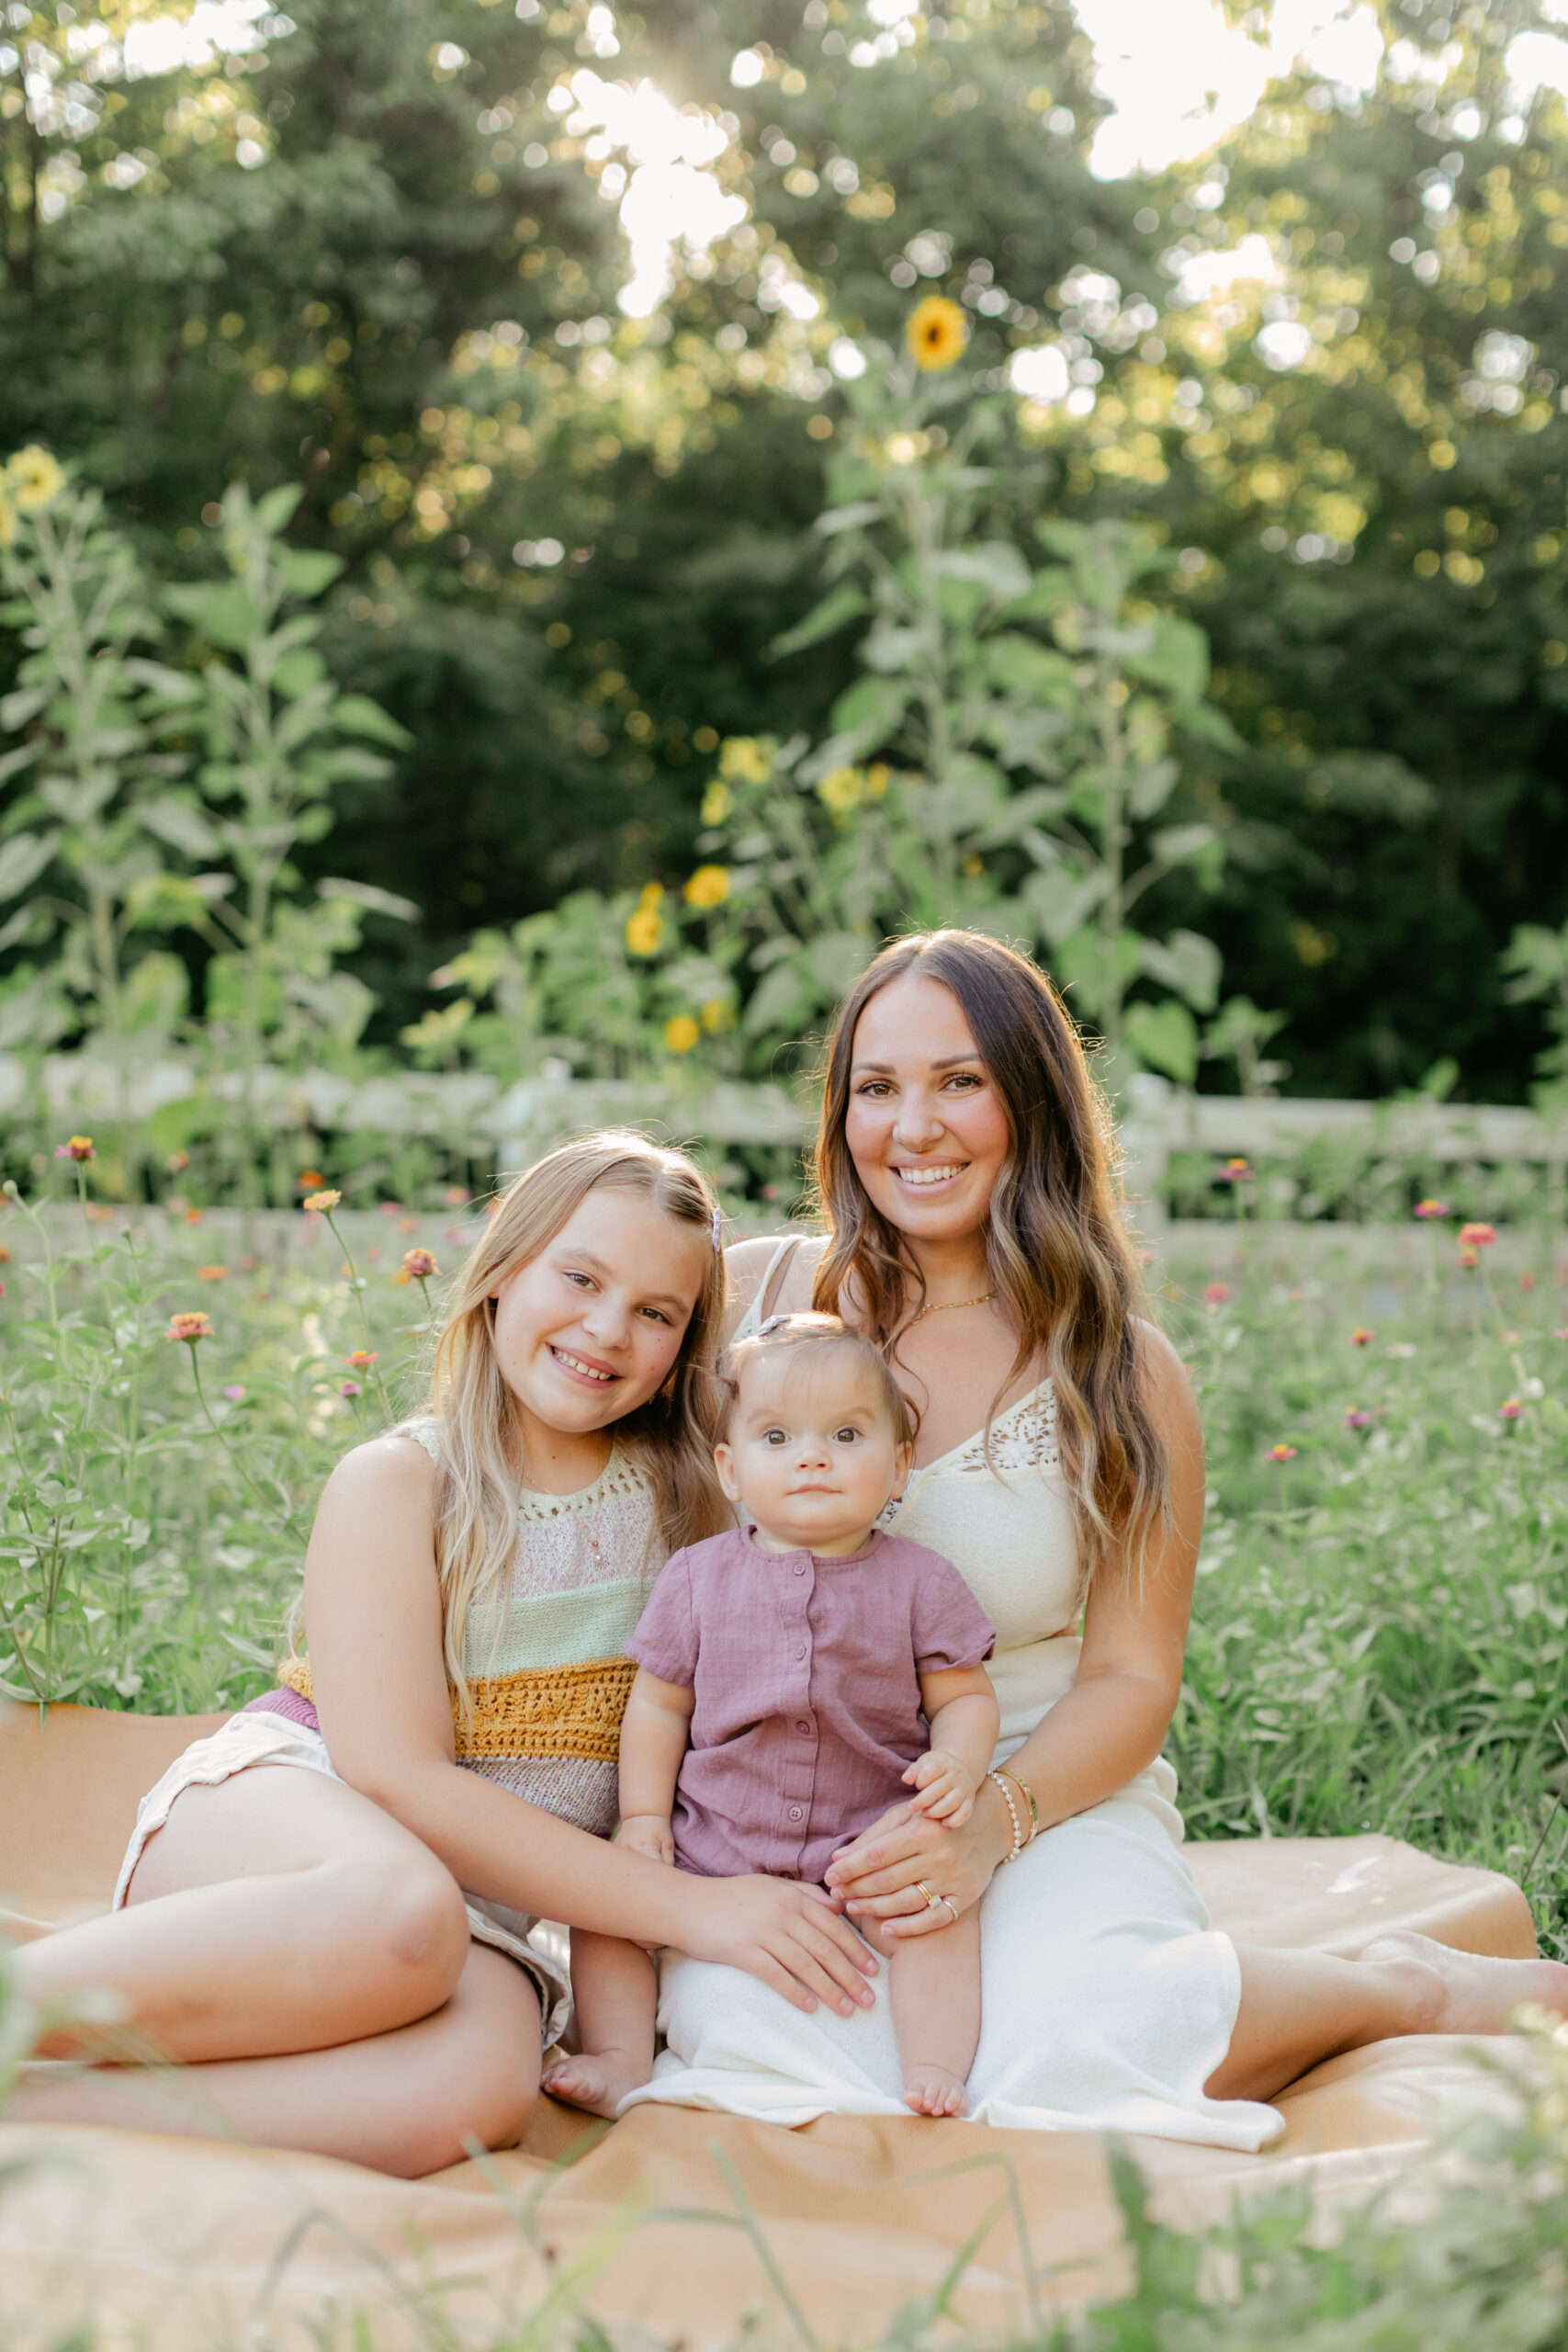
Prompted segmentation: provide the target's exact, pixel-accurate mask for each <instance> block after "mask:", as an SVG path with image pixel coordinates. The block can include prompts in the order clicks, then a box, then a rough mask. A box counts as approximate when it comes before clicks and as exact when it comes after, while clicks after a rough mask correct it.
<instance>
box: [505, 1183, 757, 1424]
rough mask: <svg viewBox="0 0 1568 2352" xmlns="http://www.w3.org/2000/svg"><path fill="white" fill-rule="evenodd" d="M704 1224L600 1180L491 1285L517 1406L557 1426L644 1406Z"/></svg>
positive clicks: (656, 1381) (663, 1368) (614, 1417)
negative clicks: (536, 1247) (529, 1254)
mask: <svg viewBox="0 0 1568 2352" xmlns="http://www.w3.org/2000/svg"><path fill="white" fill-rule="evenodd" d="M712 1250H713V1245H712V1242H711V1240H710V1238H709V1237H708V1235H707V1233H706V1232H705V1231H704V1230H702V1229H701V1228H699V1227H696V1226H693V1225H687V1224H685V1223H682V1222H680V1221H678V1220H677V1219H676V1218H674V1217H671V1216H668V1215H667V1214H666V1212H665V1211H664V1210H663V1209H661V1208H660V1207H659V1206H658V1204H656V1203H655V1202H654V1201H652V1200H650V1199H649V1196H648V1194H647V1193H640V1192H632V1191H627V1190H624V1189H622V1188H621V1187H619V1186H615V1185H603V1186H600V1187H598V1188H597V1189H595V1190H594V1191H592V1192H590V1193H585V1194H584V1196H583V1198H582V1199H581V1201H580V1202H579V1203H578V1205H577V1207H576V1208H575V1209H574V1210H573V1212H572V1214H571V1216H570V1217H568V1219H567V1221H566V1223H565V1224H564V1225H563V1226H562V1227H561V1228H560V1230H559V1232H558V1234H556V1236H555V1238H553V1240H550V1241H548V1242H547V1243H546V1245H545V1247H544V1248H543V1249H542V1250H540V1251H539V1253H538V1255H537V1257H535V1258H530V1259H529V1260H528V1261H527V1262H526V1263H525V1264H524V1265H522V1266H519V1267H518V1269H517V1271H516V1272H515V1273H513V1274H509V1275H508V1276H507V1278H506V1279H505V1281H504V1282H502V1283H498V1284H497V1286H496V1288H495V1290H494V1291H493V1292H492V1293H491V1295H492V1297H493V1298H494V1300H495V1326H494V1342H495V1354H496V1362H497V1363H498V1364H499V1365H500V1367H501V1373H502V1379H503V1380H504V1381H505V1382H506V1385H507V1386H508V1387H509V1388H510V1389H511V1391H512V1393H513V1397H516V1399H517V1402H518V1405H519V1407H520V1408H521V1411H522V1415H523V1429H524V1441H525V1445H526V1443H527V1440H528V1437H529V1434H530V1430H529V1423H530V1421H532V1422H535V1423H537V1424H540V1425H542V1427H543V1429H545V1430H552V1431H558V1432H560V1433H561V1434H562V1435H565V1436H569V1437H570V1436H581V1435H586V1434H588V1433H589V1432H591V1431H592V1430H603V1429H607V1428H608V1427H609V1425H610V1423H611V1422H612V1421H618V1420H620V1419H623V1418H624V1416H625V1415H626V1414H627V1413H631V1412H635V1411H636V1409H637V1407H638V1406H639V1405H643V1404H646V1403H647V1401H648V1399H649V1397H652V1396H654V1395H655V1394H656V1393H657V1391H658V1390H659V1389H660V1387H661V1386H662V1385H663V1383H664V1381H665V1380H666V1379H667V1377H668V1376H669V1374H670V1372H671V1368H672V1367H673V1365H674V1363H675V1359H676V1356H677V1355H678V1353H679V1352H680V1347H681V1341H682V1338H683V1337H684V1334H685V1329H686V1326H687V1324H688V1323H689V1322H690V1321H691V1319H692V1313H693V1310H694V1307H695V1306H696V1304H697V1300H698V1297H699V1296H700V1295H701V1292H702V1287H703V1283H704V1280H705V1276H706V1273H707V1271H708V1261H709V1260H710V1259H711V1257H712Z"/></svg>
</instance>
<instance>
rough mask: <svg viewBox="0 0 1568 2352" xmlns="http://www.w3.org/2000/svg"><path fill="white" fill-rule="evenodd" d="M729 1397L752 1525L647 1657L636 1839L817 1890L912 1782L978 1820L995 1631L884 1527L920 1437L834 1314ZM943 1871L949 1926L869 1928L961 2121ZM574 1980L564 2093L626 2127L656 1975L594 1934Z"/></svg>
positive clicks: (675, 1573)
mask: <svg viewBox="0 0 1568 2352" xmlns="http://www.w3.org/2000/svg"><path fill="white" fill-rule="evenodd" d="M727 1385H728V1404H727V1407H726V1410H725V1414H724V1419H723V1422H722V1425H721V1432H720V1435H721V1442H720V1443H719V1444H718V1445H717V1446H716V1448H715V1453H714V1460H715V1466H716V1469H717V1472H718V1476H719V1479H720V1482H721V1484H722V1485H723V1487H724V1491H725V1493H726V1494H727V1495H728V1497H729V1498H730V1499H731V1501H732V1502H734V1503H735V1504H736V1505H737V1507H738V1511H739V1517H740V1519H741V1521H742V1522H743V1524H742V1526H741V1528H740V1529H739V1530H738V1531H737V1532H734V1533H732V1534H728V1535H716V1536H713V1537H710V1538H709V1539H708V1541H707V1542H705V1543H702V1544H693V1545H692V1546H691V1547H690V1548H689V1549H688V1550H686V1551H682V1552H677V1553H676V1555H675V1556H674V1557H673V1559H671V1561H670V1563H669V1564H668V1566H666V1567H665V1569H664V1570H663V1573H662V1574H661V1575H660V1578H659V1581H658V1583H657V1584H656V1586H655V1587H654V1589H653V1594H652V1597H651V1599H650V1600H649V1604H648V1607H647V1609H646V1610H645V1611H644V1612H643V1616H642V1619H641V1622H640V1623H639V1624H638V1626H637V1632H636V1634H634V1635H633V1637H632V1640H631V1642H630V1643H629V1644H628V1645H627V1646H628V1649H629V1651H630V1654H631V1656H632V1657H634V1658H635V1659H636V1660H637V1669H638V1670H637V1679H636V1681H635V1682H634V1684H633V1686H632V1691H631V1696H630V1699H629V1700H628V1702H627V1705H626V1719H625V1722H624V1723H623V1724H622V1727H621V1762H620V1773H621V1826H620V1830H619V1833H618V1835H619V1838H620V1840H621V1842H622V1843H624V1844H626V1845H628V1846H632V1847H635V1848H636V1849H637V1851H638V1852H639V1853H644V1854H648V1855H650V1856H652V1857H653V1858H654V1859H655V1860H659V1861H663V1862H675V1863H677V1864H678V1865H679V1866H680V1868H681V1869H682V1870H687V1871H698V1872H700V1873H702V1874H703V1875H704V1876H706V1877H731V1876H735V1875H737V1874H739V1873H741V1872H745V1871H767V1872H769V1873H771V1874H773V1875H774V1876H776V1877H780V1878H791V1879H803V1880H807V1881H810V1882H813V1883H817V1882H820V1880H821V1878H822V1876H823V1873H824V1871H826V1869H827V1866H828V1863H829V1860H831V1858H832V1856H833V1855H834V1853H835V1852H836V1851H837V1850H839V1849H840V1848H841V1847H843V1846H844V1845H846V1844H848V1842H849V1841H850V1840H851V1839H852V1838H855V1837H857V1836H859V1834H860V1833H861V1831H862V1830H863V1829H866V1828H868V1827H869V1826H871V1824H872V1823H873V1822H874V1821H876V1820H878V1819H879V1818H880V1816H881V1815H883V1814H884V1813H885V1812H886V1810H887V1808H888V1807H889V1806H890V1805H892V1804H897V1802H898V1800H899V1798H900V1797H908V1792H909V1790H911V1789H912V1790H913V1791H914V1794H913V1796H912V1797H908V1802H909V1803H910V1804H912V1805H914V1806H915V1807H916V1808H917V1809H918V1810H919V1811H920V1812H922V1813H925V1814H928V1815H930V1816H931V1818H932V1819H933V1820H935V1821H941V1822H945V1823H947V1824H948V1825H949V1826H951V1827H953V1828H954V1829H956V1828H958V1827H959V1826H961V1825H962V1824H963V1823H964V1821H966V1820H967V1819H968V1817H969V1815H970V1812H971V1810H972V1809H973V1806H974V1803H975V1792H976V1787H977V1785H978V1783H979V1782H980V1781H982V1780H983V1779H984V1778H985V1775H986V1771H987V1767H988V1766H989V1763H990V1760H991V1752H992V1749H993V1748H994V1747H995V1745H996V1739H997V1732H998V1707H997V1701H996V1695H995V1693H994V1691H992V1688H991V1680H990V1677H989V1676H988V1675H987V1672H986V1670H985V1668H984V1665H983V1663H982V1661H983V1660H984V1659H986V1658H987V1657H989V1656H990V1654H991V1649H992V1646H993V1645H994V1642H995V1639H996V1636H995V1633H994V1630H993V1628H992V1626H991V1624H990V1623H989V1622H988V1620H987V1618H986V1617H985V1615H984V1614H983V1612H982V1611H981V1610H980V1608H979V1606H978V1604H977V1603H976V1600H975V1599H974V1597H973V1595H972V1594H971V1593H970V1590H969V1588H968V1587H967V1585H966V1584H965V1583H964V1579H963V1577H961V1576H960V1575H959V1574H958V1571H957V1569H956V1568H954V1567H953V1565H952V1563H951V1562H950V1561H948V1560H945V1559H943V1558H942V1556H941V1555H940V1554H939V1553H936V1552H928V1551H926V1550H925V1549H924V1548H923V1546H921V1545H920V1544H911V1543H908V1542H907V1541H905V1540H903V1539H901V1538H900V1537H898V1536H896V1535H886V1534H882V1533H879V1532H877V1530H876V1525H875V1522H876V1521H877V1519H878V1518H879V1517H880V1515H881V1513H882V1510H883V1509H884V1507H885V1505H886V1502H887V1500H888V1498H889V1497H890V1496H891V1495H895V1494H897V1493H899V1492H901V1491H902V1488H903V1486H904V1482H905V1480H906V1478H907V1477H908V1470H909V1463H910V1458H911V1453H912V1437H913V1432H912V1428H911V1423H910V1417H909V1410H908V1405H907V1404H906V1402H905V1399H904V1397H903V1396H902V1394H901V1393H900V1391H899V1389H898V1387H897V1383H896V1382H895V1381H894V1379H893V1376H892V1374H890V1372H889V1371H888V1369H887V1367H886V1364H885V1363H884V1362H883V1360H882V1358H881V1357H880V1356H879V1355H878V1354H877V1352H876V1351H875V1349H874V1348H872V1347H870V1346H868V1345H867V1344H866V1342H865V1341H864V1340H859V1339H856V1338H855V1337H854V1336H853V1334H852V1333H851V1332H849V1331H847V1330H846V1329H844V1326H843V1325H842V1323H840V1321H839V1319H838V1317H836V1316H830V1315H785V1316H774V1317H772V1318H771V1320H770V1321H768V1322H767V1323H764V1324H763V1326H762V1328H761V1330H760V1331H759V1332H758V1334H757V1336H756V1337H755V1338H754V1339H749V1340H741V1341H740V1342H739V1344H738V1345H737V1346H736V1347H735V1348H734V1349H733V1350H732V1351H731V1352H730V1358H729V1377H728V1384H727ZM744 1522H750V1525H747V1524H745V1523H744ZM922 1715H923V1716H924V1719H925V1720H924V1722H923V1723H922V1721H921V1717H922ZM928 1725H929V1727H930V1729H929V1736H928V1732H927V1726H928ZM932 1877H933V1884H932V1886H931V1889H930V1890H929V1892H928V1891H927V1890H925V1889H922V1892H927V1893H928V1901H929V1903H930V1905H931V1908H932V1909H933V1910H942V1909H943V1906H944V1905H945V1911H944V1918H945V1922H946V1923H945V1924H944V1925H943V1926H942V1928H939V1929H937V1930H935V1931H933V1932H931V1933H930V1934H926V1935H920V1936H912V1937H908V1938H897V1939H894V1938H888V1937H886V1936H885V1935H884V1933H883V1932H882V1929H881V1928H880V1926H879V1925H878V1924H877V1923H876V1922H874V1921H873V1920H870V1919H864V1920H861V1921H859V1922H857V1924H858V1925H859V1926H860V1927H861V1929H862V1932H863V1934H864V1935H865V1936H866V1938H867V1939H868V1941H869V1942H870V1943H871V1944H872V1945H873V1947H874V1950H875V1951H878V1952H879V1953H881V1954H882V1956H883V1957H884V1959H886V1961H887V1962H888V1963H889V1966H890V1969H891V1974H892V2007H893V2021H894V2024H895V2027H896V2028H897V2035H898V2048H899V2052H900V2055H901V2058H902V2062H903V2071H904V2098H905V2102H906V2104H907V2105H908V2106H909V2107H910V2108H912V2109H914V2111H915V2112H916V2113H917V2114H918V2115H962V2114H963V2112H964V2103H965V2091H964V2084H965V2079H966V2077H967V2075H968V2072H969V2068H970V2064H971V2063H972V2062H973V2059H974V2055H975V2045H976V2041H977V2040H978V2038H979V2031H980V1954H979V1928H978V1922H977V1914H976V1911H975V1910H973V1909H970V1910H968V1911H966V1912H964V1913H956V1912H954V1911H953V1906H952V1905H950V1904H947V1903H946V1898H945V1897H944V1896H943V1895H942V1891H941V1883H940V1871H935V1872H933V1873H932ZM572 1981H573V1985H574V1987H575V1990H576V1993H577V2000H578V2010H579V2016H580V2018H581V2030H582V2038H583V2043H584V2054H583V2056H582V2057H581V2058H576V2059H566V2060H562V2061H561V2062H559V2063H558V2064H557V2066H556V2067H555V2068H554V2069H553V2071H552V2072H551V2073H550V2074H548V2075H547V2076H546V2078H545V2081H546V2087H547V2089H549V2090H552V2091H554V2092H555V2093H556V2094H557V2096H558V2097H560V2098H569V2099H571V2100H572V2101H573V2102H574V2103H575V2104H576V2105H578V2106H581V2107H587V2108H590V2109H593V2110H594V2111H595V2112H597V2113H599V2114H610V2115H613V2114H614V2113H615V2109H616V2108H617V2106H618V2105H619V2103H620V2101H621V2100H622V2099H623V2098H625V2097H626V2094H627V2093H628V2092H629V2091H631V2090H633V2089H635V2088H636V2087H637V2086H638V2085H639V2084H641V2083H644V2082H646V2081H647V2080H648V2078H649V2075H650V2073H651V2072H652V2065H653V2019H654V1977H653V1969H652V1965H651V1963H650V1962H649V1960H648V1958H647V1956H646V1955H645V1954H643V1953H642V1952H640V1951H637V1949H636V1948H635V1947H634V1946H632V1945H630V1944H626V1943H621V1942H617V1941H615V1940H614V1939H610V1938H607V1937H603V1936H585V1935H581V1934H580V1933H574V1934H573V1937H572Z"/></svg>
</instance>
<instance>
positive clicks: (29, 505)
mask: <svg viewBox="0 0 1568 2352" xmlns="http://www.w3.org/2000/svg"><path fill="white" fill-rule="evenodd" d="M6 487H7V488H8V489H9V491H10V493H11V497H12V500H13V502H14V503H15V505H16V509H17V514H18V515H37V514H38V513H39V511H40V509H41V508H43V507H45V506H47V505H49V504H50V503H51V500H53V499H56V498H58V497H59V495H60V493H61V492H62V490H63V489H64V487H65V476H64V475H63V474H62V472H61V470H60V468H59V467H58V466H57V465H56V464H55V461H54V459H53V458H51V456H50V454H49V451H48V450H47V449H40V448H39V446H38V444H37V442H36V441H32V442H29V443H28V447H26V448H25V449H18V450H17V454H16V456H15V457H14V458H12V460H11V462H10V464H9V465H8V466H7V467H6Z"/></svg>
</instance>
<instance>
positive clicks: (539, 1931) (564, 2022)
mask: <svg viewBox="0 0 1568 2352" xmlns="http://www.w3.org/2000/svg"><path fill="white" fill-rule="evenodd" d="M254 1764H294V1765H298V1766H299V1767H300V1768H301V1769H302V1770H305V1771H308V1772H324V1773H325V1774H326V1776H327V1778H328V1780H330V1781H341V1780H342V1778H343V1775H342V1774H341V1773H340V1772H336V1771H334V1770H333V1760H332V1758H331V1757H330V1756H329V1755H328V1754H327V1744H326V1741H325V1740H324V1739H323V1738H322V1737H321V1733H320V1732H319V1731H311V1730H310V1728H309V1727H308V1725H306V1724H296V1723H291V1722H289V1720H288V1717H287V1716H285V1715H273V1714H266V1713H260V1712H257V1713H252V1714H239V1715H231V1716H230V1718H229V1720H228V1722H227V1723H226V1724H222V1725H221V1726H220V1729H219V1730H217V1731H215V1732H213V1733H211V1734H210V1735H209V1736H208V1737H207V1738H206V1739H197V1740H193V1741H192V1743H191V1745H190V1746H189V1747H187V1748H186V1751H185V1753H184V1755H183V1756H177V1757H176V1758H175V1761H174V1762H173V1763H172V1764H171V1765H170V1767H169V1769H168V1770H167V1771H166V1772H165V1773H164V1777H163V1779H162V1780H161V1781H158V1782H157V1784H156V1786H155V1787H153V1788H151V1789H149V1790H148V1792H147V1794H146V1795H145V1796H144V1797H143V1798H142V1800H141V1804H139V1805H138V1806H137V1808H136V1826H135V1828H134V1829H133V1830H132V1831H131V1833H130V1845H129V1846H128V1847H127V1848H126V1849H125V1860H123V1861H122V1862H121V1864H120V1866H119V1877H118V1880H117V1881H116V1883H115V1890H114V1903H113V1906H112V1907H113V1908H114V1909H115V1910H116V1911H118V1910H120V1909H121V1908H122V1907H123V1906H124V1903H125V1897H126V1890H127V1888H128V1887H129V1886H130V1874H131V1872H132V1871H134V1870H135V1868H136V1865H137V1863H138V1862H139V1861H140V1860H141V1855H142V1851H143V1849H144V1848H145V1846H146V1844H147V1840H148V1839H149V1838H151V1837H152V1835H153V1834H154V1832H155V1831H157V1830H160V1829H162V1827H163V1826H164V1823H165V1822H166V1821H167V1820H168V1817H169V1815H170V1813H171V1811H172V1810H173V1807H174V1803H175V1798H176V1797H178V1796H180V1795H181V1794H182V1793H183V1792H184V1791H185V1790H186V1789H197V1788H208V1789H209V1788H215V1787H216V1786H217V1785H218V1783H219V1782H220V1781H228V1780H231V1779H232V1778H233V1776H234V1774H235V1773H236V1772H244V1771H248V1770H249V1769H250V1768H251V1766H252V1765H254ZM463 1900H464V1902H465V1904H466V1905H467V1906H468V1932H469V1934H470V1935H471V1936H472V1937H473V1939H474V1941H475V1942H476V1943H480V1944H489V1945H490V1946H491V1950H492V1951H503V1952H504V1953H505V1954H506V1956H507V1958H508V1959H509V1960H514V1961H515V1962H517V1965H518V1967H519V1968H521V1969H522V1970H523V1971H524V1973H525V1975H526V1976H527V1977H528V1979H529V1981H530V1983H531V1984H532V1985H533V1986H534V1989H535V1991H536V1993H537V1995H538V1996H539V2015H540V2018H541V2019H542V2020H543V2027H544V2047H545V2048H546V2049H547V2050H548V2049H550V2048H551V2047H552V2046H553V2045H554V2044H555V2043H556V2042H558V2041H559V2040H560V2038H561V2036H562V2035H563V2034H564V2033H565V2032H566V2030H567V2029H568V2027H569V2025H570V2021H571V1985H570V1976H569V1974H568V1971H567V1965H566V1953H565V1951H564V1949H561V1950H551V1949H549V1945H550V1944H556V1945H564V1938H563V1936H562V1934H561V1931H560V1930H559V1929H558V1928H551V1927H549V1926H548V1925H547V1924H546V1923H541V1922H540V1921H539V1920H537V1919H535V1918H531V1917H529V1916H528V1914H527V1913H526V1912H524V1911H508V1910H507V1909H506V1908H505V1906H504V1905H502V1904H499V1903H484V1902H481V1901H480V1900H479V1897H478V1896H477V1895H472V1894H465V1896H464V1898H463Z"/></svg>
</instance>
